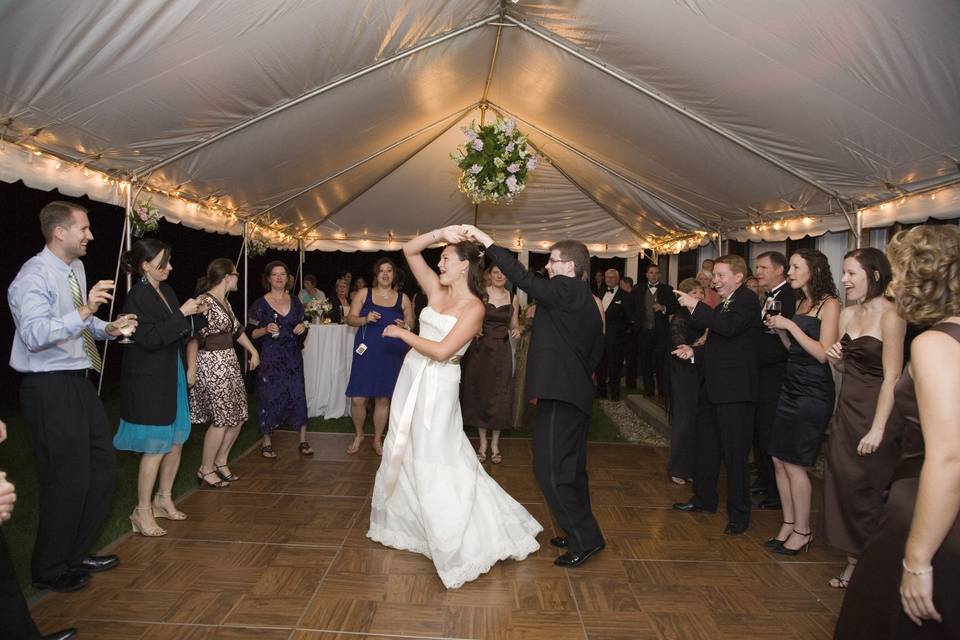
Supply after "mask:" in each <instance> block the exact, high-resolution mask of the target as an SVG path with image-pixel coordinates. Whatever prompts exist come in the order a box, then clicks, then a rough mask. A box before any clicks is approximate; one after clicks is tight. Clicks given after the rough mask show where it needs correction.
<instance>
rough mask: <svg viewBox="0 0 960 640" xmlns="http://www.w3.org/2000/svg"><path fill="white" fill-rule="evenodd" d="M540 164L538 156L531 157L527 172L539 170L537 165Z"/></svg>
mask: <svg viewBox="0 0 960 640" xmlns="http://www.w3.org/2000/svg"><path fill="white" fill-rule="evenodd" d="M538 164H540V159H539V158H537V156H530V157H529V158H528V159H527V171H533V170H534V169H536V168H537V165H538Z"/></svg>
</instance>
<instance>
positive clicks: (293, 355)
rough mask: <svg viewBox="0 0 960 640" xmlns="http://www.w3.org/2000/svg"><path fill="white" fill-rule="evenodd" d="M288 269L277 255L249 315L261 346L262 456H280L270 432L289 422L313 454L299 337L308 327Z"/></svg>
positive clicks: (252, 331)
mask: <svg viewBox="0 0 960 640" xmlns="http://www.w3.org/2000/svg"><path fill="white" fill-rule="evenodd" d="M289 284H290V271H289V269H287V265H285V264H284V263H283V262H280V261H279V260H274V261H273V262H270V263H268V264H267V266H266V268H265V269H264V270H263V288H264V290H266V293H265V294H264V295H263V297H262V298H258V299H257V300H256V301H255V302H254V303H253V305H252V306H251V307H250V311H249V312H248V314H247V317H248V323H249V329H250V337H251V338H252V339H253V341H254V342H255V343H256V344H257V345H258V346H259V349H260V367H259V368H258V369H257V377H256V393H257V421H258V423H259V426H260V434H261V435H262V436H263V444H262V446H261V447H260V455H262V456H263V457H264V458H276V457H277V454H276V452H275V451H274V450H273V440H272V438H271V437H270V434H272V433H273V432H274V431H276V430H277V428H278V427H279V426H280V425H282V424H285V425H288V426H290V427H292V428H293V429H296V430H297V431H299V433H300V446H299V451H300V454H301V455H305V456H312V455H313V453H314V452H313V448H312V447H311V446H310V443H309V442H307V397H306V391H305V388H304V383H303V353H302V352H301V343H300V336H302V335H303V334H304V333H305V332H306V331H307V328H308V327H307V323H306V322H305V321H304V315H303V305H302V304H301V303H300V300H298V299H297V297H296V296H292V295H290V290H289Z"/></svg>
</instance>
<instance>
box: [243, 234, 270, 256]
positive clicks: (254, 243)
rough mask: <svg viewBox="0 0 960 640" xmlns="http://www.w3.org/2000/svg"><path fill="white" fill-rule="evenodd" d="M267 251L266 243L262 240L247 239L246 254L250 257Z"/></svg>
mask: <svg viewBox="0 0 960 640" xmlns="http://www.w3.org/2000/svg"><path fill="white" fill-rule="evenodd" d="M266 252H267V243H266V242H264V241H262V240H257V239H255V238H249V239H247V256H248V257H250V258H256V257H258V256H262V255H263V254H265V253H266Z"/></svg>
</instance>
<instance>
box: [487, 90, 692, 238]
mask: <svg viewBox="0 0 960 640" xmlns="http://www.w3.org/2000/svg"><path fill="white" fill-rule="evenodd" d="M490 106H492V107H493V108H494V109H496V110H497V111H500V112H501V113H504V114H506V115H508V116H510V117H511V118H513V119H514V120H519V121H520V122H523V123H524V124H526V125H527V126H529V127H532V128H533V129H536V130H537V131H538V132H540V133H541V134H543V135H544V136H546V137H548V138H550V139H551V140H553V141H554V142H556V143H557V144H559V145H560V146H562V147H563V148H565V149H567V150H568V151H570V152H571V153H574V154H576V155H578V156H580V157H581V158H583V159H584V160H586V161H587V162H590V163H591V164H593V165H595V166H597V167H599V168H601V169H603V170H604V171H606V172H607V173H609V174H610V175H612V176H614V177H616V178H619V179H620V180H623V181H624V182H626V183H627V184H629V185H630V186H631V187H633V188H634V189H637V190H638V191H640V192H642V193H645V194H647V195H648V196H650V197H651V198H653V199H654V200H657V201H658V202H661V203H663V204H665V205H667V206H668V207H670V208H672V209H676V210H677V211H679V212H680V213H682V214H683V215H685V216H689V217H690V218H691V219H692V220H694V221H695V222H698V223H699V224H701V225H703V226H704V227H710V225H708V224H707V223H706V222H704V221H703V220H702V219H700V218H699V217H698V216H695V215H693V214H692V213H690V212H689V211H687V210H686V209H684V208H682V207H678V206H676V205H675V204H673V203H672V202H669V201H667V200H666V199H665V198H664V197H663V196H661V195H659V194H657V193H655V192H654V191H652V190H651V189H649V188H648V187H645V186H644V185H642V184H639V183H638V182H636V181H635V180H633V179H631V178H629V177H627V176H625V175H623V174H622V173H620V172H619V171H617V170H616V169H613V168H612V167H610V166H608V165H606V164H605V163H603V162H601V161H600V160H597V159H596V158H594V157H593V156H591V155H590V154H588V153H587V152H585V151H582V150H580V149H578V148H577V147H575V146H573V145H571V144H569V143H567V142H564V141H563V140H561V139H560V138H558V137H557V136H555V135H553V134H552V133H550V132H549V131H546V130H544V129H541V128H540V127H538V126H537V125H535V124H533V123H532V122H530V121H529V120H525V119H524V118H521V117H520V116H518V115H515V114H513V113H510V112H509V111H507V110H506V109H504V108H502V107H500V106H499V105H497V104H496V103H493V102H491V103H490ZM640 216H641V217H642V218H643V219H645V220H649V221H650V222H651V223H653V224H655V225H656V226H658V227H660V228H661V229H663V230H664V231H667V232H671V233H672V232H673V231H674V230H673V229H668V228H667V227H666V225H664V224H663V223H662V222H660V221H659V220H656V219H654V218H651V217H648V216H646V215H643V214H642V213H641V214H640Z"/></svg>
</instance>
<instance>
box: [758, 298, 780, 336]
mask: <svg viewBox="0 0 960 640" xmlns="http://www.w3.org/2000/svg"><path fill="white" fill-rule="evenodd" d="M763 311H764V314H765V315H768V316H778V315H780V314H781V313H782V312H783V303H782V302H781V301H779V300H776V299H772V298H771V299H770V300H767V303H766V304H765V305H763ZM776 332H777V331H776V330H775V329H767V333H776Z"/></svg>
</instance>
